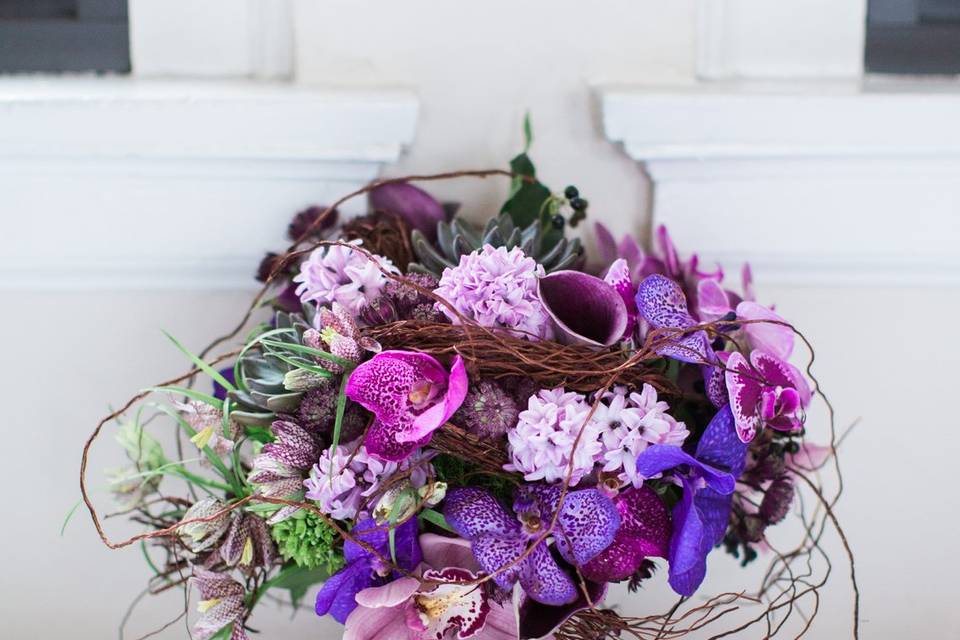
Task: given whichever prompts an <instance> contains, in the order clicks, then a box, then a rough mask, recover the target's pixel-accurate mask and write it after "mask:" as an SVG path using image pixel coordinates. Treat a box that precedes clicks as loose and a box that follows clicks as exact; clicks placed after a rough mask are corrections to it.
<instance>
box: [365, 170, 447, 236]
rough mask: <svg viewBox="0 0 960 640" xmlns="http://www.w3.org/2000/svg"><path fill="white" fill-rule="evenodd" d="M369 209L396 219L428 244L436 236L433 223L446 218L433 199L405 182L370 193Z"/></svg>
mask: <svg viewBox="0 0 960 640" xmlns="http://www.w3.org/2000/svg"><path fill="white" fill-rule="evenodd" d="M370 206H371V207H372V208H373V209H374V210H376V211H385V212H387V213H393V214H396V215H398V216H400V217H401V218H402V219H403V221H404V222H406V223H407V224H408V225H410V227H411V228H413V229H417V230H418V231H420V233H422V234H423V235H425V236H426V237H427V239H428V240H430V241H431V242H432V241H433V240H435V239H436V237H437V223H438V222H443V221H444V220H446V219H447V213H446V211H445V210H444V208H443V205H442V204H440V203H439V202H438V201H437V200H436V198H434V197H433V196H431V195H430V194H429V193H427V192H426V191H424V190H423V189H420V188H418V187H415V186H413V185H412V184H410V183H408V182H391V183H388V184H384V185H381V186H379V187H377V188H376V189H374V190H373V191H371V192H370Z"/></svg>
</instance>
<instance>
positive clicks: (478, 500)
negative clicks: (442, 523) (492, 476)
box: [443, 487, 520, 540]
mask: <svg viewBox="0 0 960 640" xmlns="http://www.w3.org/2000/svg"><path fill="white" fill-rule="evenodd" d="M443 515H444V517H445V518H446V519H447V524H449V525H450V527H451V528H452V529H453V530H454V531H455V532H457V534H458V535H460V536H462V537H464V538H467V539H468V540H470V539H473V538H475V537H476V536H478V535H479V534H481V533H497V534H500V535H505V536H516V535H519V534H520V523H519V522H517V519H516V518H514V517H513V515H512V514H511V513H510V512H508V511H507V510H506V509H505V508H504V507H503V505H501V504H500V502H499V501H498V500H497V499H496V498H494V497H493V495H492V494H491V493H490V492H489V491H486V490H485V489H478V488H474V487H464V488H458V489H452V490H450V491H448V492H447V497H446V499H445V500H444V506H443Z"/></svg>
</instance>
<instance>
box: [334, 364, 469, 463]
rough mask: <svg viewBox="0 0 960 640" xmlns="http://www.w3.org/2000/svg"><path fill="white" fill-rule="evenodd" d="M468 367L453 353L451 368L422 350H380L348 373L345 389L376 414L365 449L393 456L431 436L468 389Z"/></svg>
mask: <svg viewBox="0 0 960 640" xmlns="http://www.w3.org/2000/svg"><path fill="white" fill-rule="evenodd" d="M467 387H468V381H467V369H466V366H465V365H464V363H463V359H462V358H461V357H460V356H457V357H456V358H455V359H454V361H453V366H451V367H450V372H449V373H447V371H446V369H444V368H443V366H442V365H441V364H440V363H439V362H437V360H436V359H435V358H433V357H432V356H429V355H427V354H425V353H416V352H412V351H383V352H382V353H378V354H377V355H375V356H374V357H373V358H371V359H370V360H367V361H366V362H364V363H363V364H361V365H359V366H358V367H357V368H356V369H354V370H353V372H352V373H351V374H350V378H349V380H348V381H347V386H346V390H345V393H346V395H347V397H348V398H350V399H351V400H353V401H354V402H356V403H358V404H360V405H362V406H363V407H365V408H366V409H368V410H369V411H370V412H372V413H373V415H374V416H375V420H374V421H373V424H372V425H371V426H370V428H369V430H368V431H367V436H366V439H365V441H364V445H365V446H366V449H367V453H369V454H370V455H372V456H375V457H377V458H380V459H382V460H386V461H390V462H396V461H399V460H403V459H404V458H406V457H407V456H409V455H410V454H411V453H413V451H414V450H415V449H417V448H418V447H420V446H422V445H424V444H426V443H427V442H429V441H430V437H431V435H432V434H433V432H434V431H436V430H437V429H439V428H440V427H441V426H442V425H443V424H444V423H445V422H446V421H447V420H449V419H450V416H452V415H453V414H454V413H455V412H456V410H457V409H458V408H460V405H461V404H462V403H463V400H464V398H465V397H466V395H467Z"/></svg>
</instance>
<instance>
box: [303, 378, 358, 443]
mask: <svg viewBox="0 0 960 640" xmlns="http://www.w3.org/2000/svg"><path fill="white" fill-rule="evenodd" d="M337 394H338V389H337V387H336V386H335V385H334V384H333V383H332V382H331V381H330V379H329V378H325V379H324V382H323V384H321V385H320V386H319V387H316V388H314V389H310V390H309V391H307V392H306V393H305V394H304V395H303V399H302V400H301V401H300V406H299V407H298V408H297V420H298V421H299V423H300V424H302V425H303V426H304V428H306V429H308V430H309V431H312V432H314V433H318V434H320V435H322V436H326V437H327V438H328V439H329V436H330V435H332V433H333V427H334V423H335V421H336V416H337ZM368 418H369V414H367V413H366V412H365V411H364V410H363V408H362V407H361V406H360V405H358V404H356V403H354V402H350V401H348V402H347V406H346V409H345V410H344V412H343V420H342V421H341V423H340V441H341V442H350V441H352V440H356V439H357V438H358V437H360V435H361V434H362V433H363V430H364V428H365V427H366V426H367V422H368ZM314 462H316V461H314Z"/></svg>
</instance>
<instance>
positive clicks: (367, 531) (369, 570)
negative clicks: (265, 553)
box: [316, 518, 422, 624]
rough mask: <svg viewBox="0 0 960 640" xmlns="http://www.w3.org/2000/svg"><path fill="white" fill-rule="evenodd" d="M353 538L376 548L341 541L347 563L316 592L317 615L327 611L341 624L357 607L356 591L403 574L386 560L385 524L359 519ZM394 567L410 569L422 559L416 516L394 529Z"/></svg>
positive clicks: (386, 537)
mask: <svg viewBox="0 0 960 640" xmlns="http://www.w3.org/2000/svg"><path fill="white" fill-rule="evenodd" d="M351 534H352V535H353V537H354V538H356V539H357V540H359V541H361V542H363V543H365V544H367V545H368V546H369V547H371V548H373V549H375V550H376V554H374V553H371V552H370V551H369V550H367V549H365V548H364V547H362V546H360V545H359V544H357V543H356V542H354V541H352V540H346V541H345V542H344V543H343V557H344V560H345V561H346V565H345V566H344V567H343V568H342V569H340V571H338V572H336V573H335V574H333V575H332V576H330V578H329V579H328V580H327V581H326V582H325V583H324V584H323V587H322V588H321V589H320V592H319V593H318V594H317V605H316V611H317V615H318V616H324V615H326V614H328V613H329V614H330V615H331V616H333V617H334V619H335V620H336V621H337V622H339V623H340V624H344V623H345V622H346V620H347V616H349V615H350V613H351V612H352V611H353V610H354V609H356V608H357V600H356V595H357V594H358V593H359V592H361V591H363V590H364V589H367V588H369V587H379V586H382V585H385V584H387V583H388V582H390V581H392V580H395V579H396V578H399V577H400V576H401V575H402V574H401V573H400V572H399V571H397V570H396V569H394V568H393V567H391V566H390V565H389V564H388V561H389V560H390V541H389V534H388V528H387V527H385V526H379V525H378V524H377V523H376V522H375V521H374V520H372V519H366V520H361V521H360V522H358V523H357V525H356V526H355V527H354V528H353V531H352V532H351ZM394 551H395V556H394V557H395V558H396V565H397V567H399V568H401V569H403V570H405V571H412V570H413V569H414V568H416V566H417V565H418V564H420V561H421V559H422V554H421V552H420V544H419V543H418V542H417V519H416V518H411V519H410V520H407V521H406V522H405V523H403V524H401V525H399V526H398V527H396V528H395V529H394Z"/></svg>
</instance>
